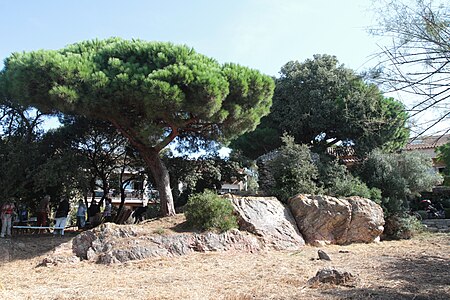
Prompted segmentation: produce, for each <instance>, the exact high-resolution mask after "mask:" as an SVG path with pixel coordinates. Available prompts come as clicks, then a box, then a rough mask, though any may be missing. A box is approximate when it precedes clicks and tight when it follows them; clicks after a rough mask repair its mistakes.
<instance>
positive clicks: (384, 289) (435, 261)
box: [0, 222, 450, 300]
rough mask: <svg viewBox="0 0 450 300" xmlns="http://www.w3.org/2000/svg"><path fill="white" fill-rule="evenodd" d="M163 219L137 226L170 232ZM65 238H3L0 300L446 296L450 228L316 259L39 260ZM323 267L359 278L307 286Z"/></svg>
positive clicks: (304, 254) (266, 255)
mask: <svg viewBox="0 0 450 300" xmlns="http://www.w3.org/2000/svg"><path fill="white" fill-rule="evenodd" d="M169 223H170V222H169ZM169 223H164V222H162V223H161V222H160V223H155V224H144V225H143V226H149V229H151V230H155V228H156V229H158V230H159V228H161V230H162V229H164V231H165V232H166V231H167V232H170V231H171V229H170V226H167V225H168V224H169ZM175 223H176V222H175ZM175 223H173V224H172V225H176V224H175ZM68 239H69V238H68V237H66V238H65V239H58V238H52V237H47V236H40V237H36V236H32V237H19V238H15V239H14V240H13V241H9V242H10V243H22V245H21V249H22V251H21V252H20V253H17V254H15V256H14V257H12V260H11V261H9V262H2V264H1V266H0V299H89V300H94V299H227V300H247V299H450V257H449V254H450V235H448V234H433V235H431V234H426V235H422V236H419V237H416V238H414V239H412V240H405V241H387V242H381V243H378V244H353V245H349V246H328V247H323V248H321V249H323V250H325V251H326V252H327V253H328V254H329V255H330V256H331V258H332V261H330V262H328V261H319V260H315V259H314V258H317V249H318V248H315V247H310V246H306V247H304V248H302V249H301V250H299V251H296V252H276V251H269V252H260V253H231V252H228V253H196V254H193V255H188V256H184V257H173V258H153V259H146V260H142V261H134V262H129V263H125V264H121V265H111V266H106V265H98V264H93V263H90V262H80V263H74V264H69V263H64V264H58V265H52V266H49V267H42V266H40V267H39V266H38V265H39V263H40V262H41V261H42V259H43V258H44V257H46V256H48V255H49V254H50V253H51V252H52V251H53V249H54V248H55V247H56V246H57V245H58V244H60V243H61V242H63V241H65V240H68ZM24 246H25V247H24ZM30 251H31V252H30ZM328 266H332V267H336V268H338V269H342V270H346V271H349V272H351V273H353V274H355V275H358V281H357V282H356V284H355V285H354V286H340V287H336V286H319V287H317V288H312V287H310V286H308V284H307V281H308V279H310V278H311V277H313V276H314V275H315V273H316V272H317V271H318V270H319V269H321V268H323V267H328Z"/></svg>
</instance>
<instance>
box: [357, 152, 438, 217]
mask: <svg viewBox="0 0 450 300" xmlns="http://www.w3.org/2000/svg"><path fill="white" fill-rule="evenodd" d="M431 169H432V161H431V159H430V158H429V157H427V156H426V155H424V154H422V153H419V152H402V153H383V152H382V151H380V150H375V151H373V152H372V153H371V154H370V155H369V157H368V159H367V160H366V161H365V162H364V164H363V165H362V167H361V170H360V172H359V173H360V177H361V178H362V179H363V180H364V182H365V183H366V184H367V185H368V186H369V187H375V188H378V189H380V190H381V195H382V205H383V207H384V209H385V212H386V214H387V215H394V214H399V213H403V212H404V211H406V210H407V209H408V207H407V199H408V198H411V197H414V196H418V195H419V194H420V192H424V191H427V190H431V188H432V187H433V186H435V185H437V184H439V183H440V182H441V181H442V178H441V177H440V175H439V174H435V173H433V172H432V171H431Z"/></svg>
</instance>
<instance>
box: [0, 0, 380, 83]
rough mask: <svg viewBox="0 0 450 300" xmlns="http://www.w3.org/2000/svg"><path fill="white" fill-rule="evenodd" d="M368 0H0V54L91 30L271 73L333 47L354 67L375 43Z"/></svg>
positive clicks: (59, 43)
mask: <svg viewBox="0 0 450 300" xmlns="http://www.w3.org/2000/svg"><path fill="white" fill-rule="evenodd" d="M370 2H371V1H370V0H358V1H356V0H353V1H352V0H333V1H332V0H297V1H296V0H227V1H213V0H209V1H207V0H191V1H188V0H185V1H181V0H167V1H153V0H147V1H143V0H142V1H141V0H128V1H118V0H107V1H105V0H77V1H69V0H65V1H64V0H59V1H57V0H40V1H32V0H28V1H26V0H0V11H1V12H2V17H1V18H0V37H1V40H2V42H1V43H0V58H1V61H2V63H1V65H0V67H3V60H4V59H5V58H6V57H7V56H9V55H10V54H11V53H12V52H15V51H29V50H36V49H59V48H62V47H64V46H65V45H67V44H71V43H75V42H78V41H81V40H86V39H93V38H100V39H102V38H107V37H111V36H119V37H122V38H126V39H131V38H140V39H143V40H158V41H171V42H174V43H181V44H186V45H188V46H191V47H193V48H195V49H196V50H197V51H198V52H200V53H203V54H205V55H208V56H211V57H214V58H216V59H217V60H218V61H219V62H235V63H239V64H242V65H245V66H249V67H252V68H255V69H258V70H260V71H262V72H264V73H266V74H268V75H277V74H278V71H279V70H280V68H281V66H282V65H284V64H285V63H286V62H288V61H290V60H299V61H303V60H305V59H307V58H311V57H312V55H313V54H331V55H336V56H337V57H338V59H339V61H340V62H341V63H344V64H345V65H346V66H347V67H350V68H353V69H356V70H358V71H361V70H362V69H364V68H366V67H369V66H370V64H365V62H366V61H367V60H368V57H369V56H370V55H372V54H373V53H375V52H377V51H378V50H379V49H378V48H377V45H376V38H374V37H371V36H370V35H368V34H367V32H366V28H367V26H369V25H370V24H373V21H374V20H373V14H372V12H371V11H370Z"/></svg>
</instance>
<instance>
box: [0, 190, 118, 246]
mask: <svg viewBox="0 0 450 300" xmlns="http://www.w3.org/2000/svg"><path fill="white" fill-rule="evenodd" d="M50 200H51V198H50V196H49V195H46V196H44V197H43V198H42V200H41V201H40V202H39V205H38V206H37V209H36V225H37V226H38V227H49V226H50V222H49V215H50V212H51V209H50ZM22 206H23V205H19V209H18V210H17V209H16V206H15V205H14V199H9V200H8V201H5V202H4V203H3V204H2V205H1V206H0V219H1V234H0V237H1V238H4V237H10V236H11V229H12V225H13V222H14V220H15V218H16V217H17V216H18V220H19V223H20V225H23V224H22V223H26V222H27V219H28V211H27V210H26V208H25V207H22ZM69 212H70V204H69V198H68V197H67V196H65V195H63V196H62V197H61V198H60V201H59V203H58V205H57V208H56V211H55V215H54V217H55V226H54V231H53V234H55V235H56V234H60V235H62V236H63V235H64V229H65V227H66V224H67V219H68V216H69ZM86 214H88V215H89V222H90V223H91V224H95V218H98V217H99V215H100V217H103V221H105V222H110V221H112V201H111V199H110V198H106V200H105V209H104V210H103V213H101V214H100V205H99V203H97V202H95V201H93V202H92V203H91V205H90V206H89V209H87V208H86V205H85V203H84V201H83V200H80V201H79V202H78V208H77V213H76V217H77V226H78V228H79V229H83V228H85V227H86Z"/></svg>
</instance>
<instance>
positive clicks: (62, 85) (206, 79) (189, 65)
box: [2, 38, 274, 215]
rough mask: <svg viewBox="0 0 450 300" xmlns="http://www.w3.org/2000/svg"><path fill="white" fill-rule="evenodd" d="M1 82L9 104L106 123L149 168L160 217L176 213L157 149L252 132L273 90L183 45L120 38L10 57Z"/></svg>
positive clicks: (269, 83)
mask: <svg viewBox="0 0 450 300" xmlns="http://www.w3.org/2000/svg"><path fill="white" fill-rule="evenodd" d="M2 77H3V79H4V81H5V85H4V88H5V89H6V90H7V93H8V95H10V96H11V98H12V99H15V100H18V101H21V102H23V103H29V104H32V105H35V106H36V107H38V108H39V109H40V110H41V111H44V112H52V111H55V110H58V111H62V112H64V113H70V114H78V115H84V116H87V117H89V118H95V119H101V120H104V121H108V122H110V123H111V124H113V125H114V126H115V127H116V128H117V129H118V130H119V131H120V132H121V133H122V134H123V135H124V136H125V137H126V138H127V139H128V140H129V142H130V144H131V145H132V146H133V147H134V148H136V149H137V150H138V151H139V152H140V154H141V156H142V158H143V160H144V161H145V163H146V164H147V166H148V168H149V169H150V170H151V172H152V175H153V177H154V178H155V181H156V185H157V188H158V190H159V194H160V198H161V211H162V214H163V215H173V214H174V213H175V209H174V205H173V198H172V193H171V190H170V179H169V173H168V171H167V168H166V167H165V166H164V164H163V162H162V161H161V158H160V156H159V153H160V151H161V150H162V149H164V148H165V147H166V146H167V145H168V144H169V143H170V142H172V141H173V140H174V139H176V138H178V139H179V140H181V141H182V140H185V141H186V140H188V141H190V142H194V143H195V142H197V141H199V140H219V141H221V142H226V141H227V140H229V139H232V138H235V137H237V136H239V135H240V134H242V133H245V132H247V131H249V130H253V129H254V128H255V127H256V125H257V124H258V123H259V119H260V118H261V116H263V115H266V114H267V113H268V112H269V108H270V105H271V98H272V93H273V87H274V84H273V80H272V79H271V78H270V77H268V76H264V75H262V74H261V73H260V72H258V71H256V70H251V69H249V68H245V67H242V66H239V65H236V64H229V63H227V64H224V65H219V64H218V63H217V62H216V61H215V60H214V59H211V58H208V57H206V56H203V55H201V54H198V53H196V52H195V51H194V50H193V49H191V48H189V47H187V46H178V45H173V44H171V43H160V42H145V41H141V40H132V41H127V40H122V39H119V38H110V39H106V40H93V41H85V42H80V43H77V44H73V45H69V46H67V47H66V48H64V49H61V50H58V51H53V50H41V51H35V52H29V53H14V54H12V55H11V56H10V57H9V58H7V59H6V61H5V67H4V69H3V71H2Z"/></svg>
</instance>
